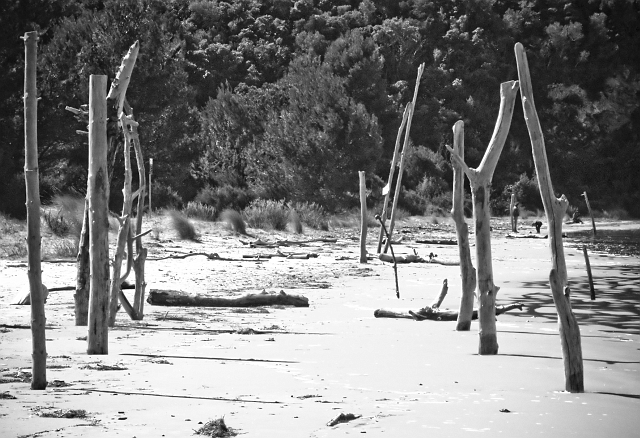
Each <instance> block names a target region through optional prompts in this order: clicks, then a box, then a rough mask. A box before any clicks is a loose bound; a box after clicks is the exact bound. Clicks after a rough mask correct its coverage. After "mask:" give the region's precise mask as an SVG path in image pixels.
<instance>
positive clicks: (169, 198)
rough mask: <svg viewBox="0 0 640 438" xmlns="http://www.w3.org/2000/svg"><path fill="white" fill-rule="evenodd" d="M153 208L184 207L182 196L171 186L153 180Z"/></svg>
mask: <svg viewBox="0 0 640 438" xmlns="http://www.w3.org/2000/svg"><path fill="white" fill-rule="evenodd" d="M151 202H152V205H151V208H152V209H154V210H155V209H158V208H170V209H176V208H181V207H182V198H180V195H178V192H177V191H175V190H173V189H172V188H171V186H167V185H164V184H159V183H157V182H153V184H152V186H151Z"/></svg>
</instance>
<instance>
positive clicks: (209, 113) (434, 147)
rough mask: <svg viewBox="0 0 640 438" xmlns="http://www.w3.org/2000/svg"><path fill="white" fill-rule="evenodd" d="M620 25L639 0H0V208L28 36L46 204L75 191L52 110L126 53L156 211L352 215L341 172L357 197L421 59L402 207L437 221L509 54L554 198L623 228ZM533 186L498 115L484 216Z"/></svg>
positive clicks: (527, 201) (10, 182)
mask: <svg viewBox="0 0 640 438" xmlns="http://www.w3.org/2000/svg"><path fill="white" fill-rule="evenodd" d="M639 14H640V1H638V0H628V1H627V0H597V1H596V0H581V1H578V0H575V1H558V0H532V1H528V2H520V1H515V0H434V1H427V0H407V1H402V2H398V1H395V0H394V1H384V0H379V1H372V0H364V1H360V0H351V1H347V0H333V1H328V0H299V1H289V0H266V1H258V0H237V1H214V0H198V1H190V0H103V1H98V0H80V1H76V0H57V1H56V2H39V1H33V0H16V1H13V2H2V3H0V84H2V86H1V87H0V138H2V141H1V142H0V164H2V166H3V169H2V172H0V210H2V211H3V212H5V213H8V214H10V215H12V216H15V217H21V216H24V214H25V207H24V192H25V191H24V182H23V180H24V178H23V176H22V170H23V166H24V141H23V125H22V81H23V76H22V75H23V65H24V60H23V57H24V55H23V50H24V48H23V43H22V41H21V40H20V39H19V37H20V36H21V35H23V34H24V32H26V31H30V30H37V31H39V33H40V41H39V58H38V61H39V66H38V88H39V90H40V97H41V100H40V103H39V106H38V117H39V124H38V146H39V153H40V164H39V165H40V176H41V184H42V189H41V193H42V195H43V197H44V198H45V199H44V201H45V202H46V201H47V200H48V199H49V198H52V197H53V196H54V195H55V194H57V193H67V192H79V193H83V192H84V191H85V190H86V173H87V170H86V165H87V164H86V162H87V156H86V155H87V153H86V137H83V136H81V135H78V134H76V130H77V129H81V130H82V129H85V127H84V126H82V125H81V123H79V122H77V121H76V120H75V119H74V118H73V116H72V115H71V114H70V113H68V112H66V111H65V110H64V108H65V106H67V105H69V106H73V107H78V106H79V105H81V104H84V103H87V100H88V97H87V96H88V80H89V75H91V74H105V75H107V76H108V78H109V81H111V80H113V78H114V76H115V73H116V70H117V68H118V66H119V64H120V60H121V58H122V56H123V55H124V54H125V53H126V51H127V49H128V48H129V46H130V45H131V44H132V43H133V42H134V41H136V40H139V41H140V44H141V48H140V56H139V58H138V61H137V63H136V67H135V70H134V74H133V77H132V81H131V86H130V88H129V91H128V93H127V96H128V99H129V103H130V104H131V106H132V107H133V109H134V112H135V115H136V120H138V121H139V122H140V136H141V140H142V144H143V148H144V149H145V154H146V156H148V157H153V158H154V186H153V190H154V191H153V193H154V199H155V202H157V204H156V205H155V207H162V206H163V204H164V205H167V206H171V207H176V208H177V207H180V206H181V205H186V204H187V203H188V202H189V201H192V200H194V199H196V198H197V199H198V200H199V202H200V201H202V200H207V199H208V200H209V201H207V202H209V203H210V204H211V205H215V207H216V209H217V211H223V210H224V209H225V208H227V207H230V208H237V206H239V205H243V204H247V203H248V202H250V200H252V199H257V198H264V199H274V200H282V201H286V202H309V203H311V202H315V203H317V204H320V205H322V206H324V207H325V208H327V209H329V210H334V211H335V210H340V209H344V208H349V207H351V206H354V205H357V199H356V197H357V183H358V178H357V171H359V170H364V171H366V172H367V179H368V185H369V188H370V189H371V196H370V200H371V202H372V203H376V202H377V201H379V200H380V198H381V196H380V193H381V188H382V186H383V185H384V183H383V181H386V179H387V172H388V171H389V169H388V166H389V162H390V159H391V154H392V152H393V147H394V143H395V138H396V134H397V130H398V127H399V126H400V122H401V119H402V113H403V111H404V107H405V105H406V104H407V103H408V102H410V100H411V97H412V94H413V89H414V85H415V80H416V71H417V68H418V66H419V65H420V64H421V63H425V71H424V74H423V76H422V80H421V85H420V90H419V96H418V101H417V105H416V110H415V115H414V120H413V125H412V130H411V141H412V143H413V146H414V147H413V153H412V156H411V157H410V158H409V159H408V160H407V161H408V164H409V168H408V169H407V170H406V174H405V175H406V177H405V179H404V181H403V185H404V191H403V199H401V203H404V205H405V207H406V208H407V209H408V210H410V211H412V212H415V213H421V212H424V211H426V210H428V209H431V210H433V206H434V205H436V206H438V208H440V209H441V210H443V209H444V210H446V209H447V206H446V203H447V197H448V193H449V191H450V190H451V184H452V181H451V168H450V164H449V156H448V152H446V149H445V148H444V145H446V144H451V143H452V133H451V127H452V125H453V124H454V123H455V122H456V121H457V120H463V121H464V122H465V146H466V152H465V156H466V157H467V162H468V163H469V164H470V165H471V166H477V165H478V164H479V162H480V159H481V158H482V155H483V153H484V150H485V148H486V146H487V144H488V142H489V139H490V137H491V134H492V131H493V127H494V124H495V120H496V117H497V111H498V105H499V84H500V83H501V82H504V81H507V80H512V79H515V78H517V72H516V63H515V58H514V54H513V46H514V44H515V43H516V42H521V43H522V44H523V45H524V47H525V48H526V50H527V53H528V57H529V64H530V69H531V74H532V79H533V86H534V92H535V97H536V107H537V109H538V112H539V115H540V118H541V124H542V128H543V130H544V134H545V140H546V146H547V154H548V157H549V164H550V168H551V174H552V179H553V181H554V183H555V184H556V187H555V190H556V191H557V192H558V194H560V193H564V194H566V195H567V197H568V198H569V201H570V202H571V204H572V206H573V207H578V208H580V209H581V210H584V213H586V207H585V206H584V201H583V198H581V197H580V194H581V193H582V192H584V191H586V192H588V194H589V199H590V201H591V204H592V207H593V208H595V209H598V210H614V209H623V210H626V211H627V212H628V213H629V214H632V215H634V216H636V217H640V172H638V168H640V139H639V138H638V137H639V133H640V94H639V93H640V71H639V69H640V59H639V58H640V51H638V49H637V48H638V47H640V17H639ZM120 143H121V141H120V142H116V144H115V148H116V149H114V150H113V151H111V152H110V153H111V154H112V155H113V154H116V152H117V151H118V148H119V147H121V145H120ZM115 157H116V160H115V161H114V163H115V164H114V168H113V173H112V181H111V203H112V209H114V210H118V209H119V207H118V205H119V204H121V201H120V199H119V197H120V196H121V195H120V192H121V187H122V175H123V171H122V166H123V163H122V157H121V153H120V154H119V155H115ZM535 181H536V179H535V170H534V166H533V160H532V157H531V146H530V143H529V138H528V133H527V130H526V126H525V123H524V119H523V115H522V110H521V108H520V106H519V105H516V111H515V113H514V117H513V123H512V126H511V132H510V134H509V138H508V139H507V144H506V146H505V149H504V151H503V153H502V157H501V160H500V162H499V164H498V167H497V169H496V173H495V176H494V178H493V185H492V191H493V194H492V199H493V201H492V202H493V205H492V207H493V211H494V213H496V214H504V213H506V208H507V206H508V200H509V196H510V194H511V192H512V191H515V192H516V193H517V194H518V195H519V196H522V198H521V201H522V203H523V206H524V207H526V208H529V209H532V210H535V209H536V208H538V207H539V205H540V200H539V196H536V194H535V190H533V191H532V190H531V188H532V187H535V184H536V182H535ZM212 194H217V195H215V196H213V195H212ZM218 195H219V196H218ZM449 199H450V198H449ZM443 204H444V205H443Z"/></svg>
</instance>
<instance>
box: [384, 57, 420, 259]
mask: <svg viewBox="0 0 640 438" xmlns="http://www.w3.org/2000/svg"><path fill="white" fill-rule="evenodd" d="M423 72H424V63H422V64H420V67H418V75H417V77H416V86H415V88H414V90H413V100H412V101H411V108H410V110H409V116H408V117H407V129H406V130H405V132H404V144H403V146H402V155H401V156H400V167H399V169H398V179H397V180H396V192H395V195H394V196H393V208H392V209H391V219H390V220H389V231H388V234H389V238H388V239H387V243H386V244H385V245H384V252H385V253H386V252H387V250H388V249H389V245H391V237H392V236H393V227H394V226H395V222H396V208H397V207H398V198H399V197H400V190H402V174H403V173H404V162H405V159H406V158H407V156H408V155H409V150H410V149H411V146H410V145H409V139H410V133H411V122H412V120H413V113H414V112H415V109H416V101H417V100H418V90H419V89H420V79H421V78H422V73H423ZM385 220H386V219H385Z"/></svg>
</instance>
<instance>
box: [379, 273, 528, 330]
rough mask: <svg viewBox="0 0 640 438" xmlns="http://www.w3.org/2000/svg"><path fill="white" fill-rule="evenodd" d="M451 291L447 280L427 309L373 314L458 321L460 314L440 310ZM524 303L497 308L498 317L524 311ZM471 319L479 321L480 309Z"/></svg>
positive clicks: (420, 319) (382, 311) (419, 319)
mask: <svg viewBox="0 0 640 438" xmlns="http://www.w3.org/2000/svg"><path fill="white" fill-rule="evenodd" d="M448 290H449V287H448V283H447V280H446V279H445V280H444V281H443V282H442V290H441V291H440V294H439V295H438V297H437V298H436V299H435V300H434V301H433V302H432V303H431V304H430V305H429V306H427V307H424V308H422V309H420V310H417V311H415V312H414V311H412V310H408V311H401V312H399V311H397V310H386V309H377V310H376V311H374V312H373V315H374V316H375V317H376V318H401V319H414V320H416V321H424V320H425V319H428V320H431V321H456V320H457V319H458V312H457V311H455V310H449V309H440V305H441V304H442V301H444V298H445V296H446V295H447V292H448ZM522 307H523V304H522V303H513V304H507V305H506V306H496V315H500V314H502V313H505V312H508V311H510V310H513V309H519V310H522ZM471 319H478V309H473V313H472V315H471Z"/></svg>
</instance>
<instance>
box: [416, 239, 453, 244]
mask: <svg viewBox="0 0 640 438" xmlns="http://www.w3.org/2000/svg"><path fill="white" fill-rule="evenodd" d="M416 243H423V244H427V245H457V244H458V241H457V240H451V239H416Z"/></svg>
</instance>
